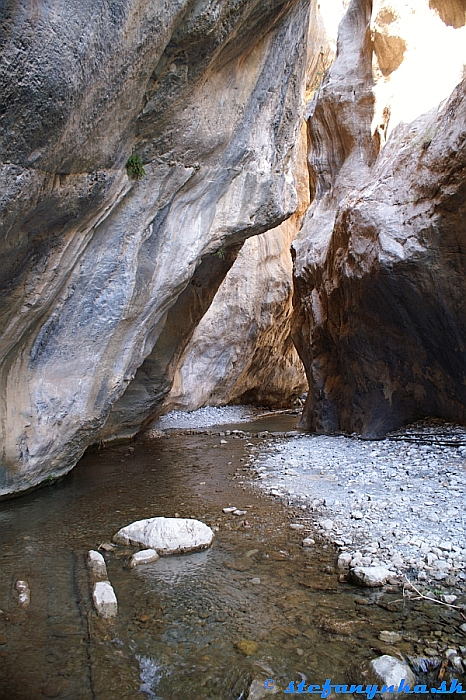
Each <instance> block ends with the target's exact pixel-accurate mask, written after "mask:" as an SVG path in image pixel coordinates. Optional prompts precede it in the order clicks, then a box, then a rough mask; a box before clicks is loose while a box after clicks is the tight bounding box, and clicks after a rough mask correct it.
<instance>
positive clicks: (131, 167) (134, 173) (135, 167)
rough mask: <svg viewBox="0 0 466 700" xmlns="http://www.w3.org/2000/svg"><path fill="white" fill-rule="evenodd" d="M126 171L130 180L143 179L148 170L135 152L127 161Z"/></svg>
mask: <svg viewBox="0 0 466 700" xmlns="http://www.w3.org/2000/svg"><path fill="white" fill-rule="evenodd" d="M126 172H127V173H128V177H129V179H130V180H142V178H143V177H145V175H146V171H145V170H144V167H143V165H142V160H141V158H140V157H139V156H137V155H135V154H134V153H133V154H132V155H131V156H130V157H129V158H128V160H127V161H126Z"/></svg>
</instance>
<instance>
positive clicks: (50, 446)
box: [0, 0, 309, 494]
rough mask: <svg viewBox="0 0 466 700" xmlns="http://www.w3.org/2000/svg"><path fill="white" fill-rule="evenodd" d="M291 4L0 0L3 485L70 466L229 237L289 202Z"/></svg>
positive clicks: (173, 335) (297, 90)
mask: <svg viewBox="0 0 466 700" xmlns="http://www.w3.org/2000/svg"><path fill="white" fill-rule="evenodd" d="M308 15H309V7H308V3H307V2H305V0H243V1H242V2H240V3H237V2H233V1H232V0H223V1H221V0H217V1H216V2H210V3H207V2H200V3H192V2H190V1H188V0H179V1H177V2H172V3H170V4H167V3H163V4H160V3H155V4H154V3H149V4H147V3H146V2H143V1H142V0H117V2H113V3H112V4H111V5H107V4H103V5H99V6H98V8H97V9H96V8H95V7H94V5H92V4H91V5H89V4H82V3H76V2H71V3H68V4H66V5H64V4H61V5H60V6H57V7H54V9H53V11H52V9H50V8H49V7H48V6H46V5H44V4H40V3H39V4H37V3H36V4H33V5H29V4H28V5H25V4H18V3H16V2H6V3H3V4H2V6H1V9H0V20H1V30H0V31H1V43H0V45H1V47H2V49H1V60H2V63H1V67H0V91H1V94H2V106H1V109H0V123H1V128H0V133H1V146H0V147H1V166H0V167H1V188H0V189H1V212H2V213H1V241H2V266H1V281H0V327H1V338H2V342H1V374H0V412H1V420H0V440H1V444H2V466H1V469H0V494H6V493H11V492H15V491H21V490H24V489H27V488H29V487H32V486H34V485H36V484H38V483H40V482H41V481H43V480H44V479H45V478H46V477H48V476H52V477H55V476H59V475H60V474H63V473H64V472H66V471H68V470H69V469H70V468H71V467H72V466H73V465H74V464H75V463H76V461H77V460H78V459H79V457H80V456H81V455H82V453H83V451H84V450H85V448H86V447H87V446H88V445H89V444H90V443H91V442H93V441H94V440H95V439H97V435H98V434H99V431H100V430H101V429H102V427H103V426H104V424H105V421H106V419H107V417H108V415H109V412H110V409H111V407H112V406H113V405H115V403H116V402H117V401H118V399H119V398H120V397H121V396H122V395H123V394H124V392H125V389H126V388H127V387H128V385H130V393H131V397H130V401H129V405H130V408H131V410H130V412H129V414H127V413H126V412H123V413H121V414H120V416H121V415H123V417H124V418H125V420H126V422H127V427H128V430H130V429H132V428H133V427H134V424H135V423H137V422H138V421H140V420H141V417H142V418H143V417H144V416H145V415H147V412H150V411H151V410H152V408H153V406H154V405H156V404H157V402H158V401H161V400H163V398H164V396H165V395H166V393H167V392H168V390H169V388H170V385H171V375H170V373H171V372H173V371H174V368H175V366H176V359H177V357H179V355H180V354H181V353H182V351H183V350H184V348H185V346H186V343H187V342H188V340H189V338H190V336H191V334H192V332H193V330H194V328H195V326H196V325H197V323H198V322H199V320H200V318H201V317H202V315H203V313H204V312H205V310H206V308H207V307H208V305H209V304H210V302H211V300H212V298H213V295H214V294H215V291H216V288H217V287H218V285H219V284H220V283H221V281H222V279H223V277H224V275H225V273H226V272H227V270H228V268H229V267H230V265H231V264H232V262H233V260H234V259H235V257H236V254H237V253H238V251H239V249H240V247H241V244H242V242H243V241H244V240H245V239H246V238H248V237H249V236H251V235H254V234H260V233H262V232H264V231H266V230H268V229H270V228H273V227H276V226H278V225H279V224H280V223H281V222H282V221H284V220H285V219H286V218H287V217H289V216H290V215H291V214H292V213H293V212H294V211H295V210H296V207H297V194H296V188H295V183H294V172H295V170H296V166H295V161H296V144H297V143H298V138H297V135H298V131H299V120H300V114H301V105H302V96H303V91H304V71H305V65H306V42H307V30H308ZM132 153H133V154H135V155H137V156H139V157H140V158H141V159H142V163H143V166H144V169H145V172H146V177H145V178H144V179H142V180H140V181H134V180H131V179H130V178H129V177H128V175H127V172H126V169H125V164H126V162H127V159H128V157H129V156H130V154H132ZM220 250H221V251H222V255H220V257H218V256H217V253H218V252H219V251H220ZM136 372H137V374H136ZM135 374H136V378H135ZM147 379H148V381H146V380H147ZM154 379H155V381H154ZM128 396H130V394H128ZM118 424H119V420H118V411H117V418H116V420H114V421H113V426H115V425H116V426H118ZM112 431H113V427H112V424H110V425H109V429H108V432H107V435H108V434H110V435H111V434H112ZM104 437H105V435H104Z"/></svg>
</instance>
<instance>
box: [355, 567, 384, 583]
mask: <svg viewBox="0 0 466 700" xmlns="http://www.w3.org/2000/svg"><path fill="white" fill-rule="evenodd" d="M390 576H391V573H390V571H388V569H385V568H384V567H383V566H356V567H355V568H354V569H352V570H351V571H350V577H351V578H352V580H353V581H354V582H355V583H357V584H358V585H359V586H369V587H374V586H383V585H385V584H386V583H387V581H388V579H389V578H390Z"/></svg>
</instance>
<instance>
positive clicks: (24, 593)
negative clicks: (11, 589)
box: [15, 581, 31, 608]
mask: <svg viewBox="0 0 466 700" xmlns="http://www.w3.org/2000/svg"><path fill="white" fill-rule="evenodd" d="M15 588H16V590H17V591H18V604H19V605H20V606H21V607H22V608H27V607H28V606H29V604H30V602H31V591H30V589H29V584H28V583H27V581H16V583H15Z"/></svg>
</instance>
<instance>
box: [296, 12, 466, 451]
mask: <svg viewBox="0 0 466 700" xmlns="http://www.w3.org/2000/svg"><path fill="white" fill-rule="evenodd" d="M446 4H448V3H445V5H446ZM442 7H443V6H442ZM455 21H456V20H455ZM456 24H458V28H456V29H455V28H454V26H453V25H452V22H451V21H448V22H446V21H445V12H444V11H443V10H442V9H441V7H440V5H439V7H436V8H433V7H432V3H430V6H429V3H428V2H427V1H426V2H416V3H415V4H414V3H411V4H409V3H400V2H392V3H387V2H378V3H374V6H373V7H372V3H370V2H365V1H364V0H355V1H353V2H352V3H351V5H350V8H349V9H348V12H347V14H346V16H345V18H344V19H343V21H342V23H341V25H340V33H339V39H338V47H339V48H338V55H337V57H336V60H335V62H334V64H333V66H332V68H331V69H330V71H329V73H328V76H327V78H326V80H325V81H324V84H323V86H322V88H321V89H320V90H319V91H318V93H317V94H316V96H315V99H314V101H313V102H312V103H311V105H310V106H309V109H308V114H309V121H308V125H309V140H310V150H309V163H310V171H311V184H312V194H313V195H314V201H313V203H312V205H311V207H310V209H309V210H308V212H307V214H306V217H305V220H304V223H303V227H302V230H301V232H300V234H299V236H298V237H297V239H296V241H295V243H294V244H293V246H294V249H295V271H294V274H295V315H294V330H293V339H294V342H295V344H296V347H297V349H298V352H299V354H300V356H301V358H302V360H303V363H304V365H305V368H306V374H307V376H308V380H309V385H310V391H309V394H308V399H307V403H306V405H305V408H304V414H303V419H302V425H303V426H304V427H308V428H309V429H311V430H314V431H319V432H333V431H338V430H345V431H348V432H350V433H352V432H358V433H361V434H362V435H363V436H366V437H369V436H379V435H383V434H384V433H386V432H387V431H388V430H390V429H393V428H396V427H399V426H401V425H402V424H404V423H406V422H409V421H412V420H416V419H418V418H421V417H424V416H426V415H434V416H439V417H443V418H446V419H448V420H453V421H459V422H461V423H466V307H465V294H466V266H465V260H466V219H465V208H466V178H465V166H466V95H465V92H466V81H465V80H464V79H463V80H462V81H461V71H462V66H463V64H464V63H465V61H466V56H465V53H466V41H465V39H466V34H465V31H466V28H465V27H464V26H463V25H461V26H459V24H460V23H458V22H456ZM434 34H435V36H436V41H437V42H438V44H439V45H440V46H442V50H441V51H440V52H436V53H435V61H436V62H437V65H436V66H435V70H434V67H433V64H432V61H433V60H434V59H433V58H432V42H431V39H432V36H433V35H434ZM423 35H425V36H423ZM423 61H425V72H424V69H423V67H422V62H423ZM431 69H432V70H431ZM416 75H417V78H416V79H415V76H416ZM459 81H460V82H459ZM458 82H459V84H458V86H457V87H456V88H455V89H453V88H454V86H455V85H456V83H458ZM452 89H453V92H452V94H451V96H450V97H448V95H449V93H450V91H451V90H452ZM447 97H448V99H447V100H446V101H445V98H447Z"/></svg>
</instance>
